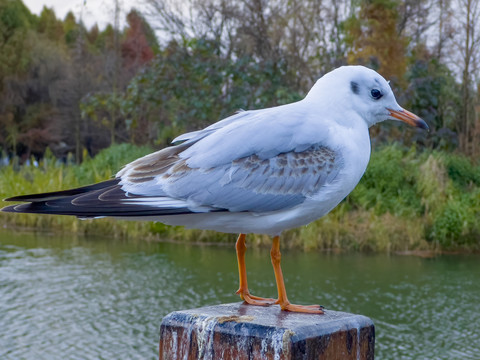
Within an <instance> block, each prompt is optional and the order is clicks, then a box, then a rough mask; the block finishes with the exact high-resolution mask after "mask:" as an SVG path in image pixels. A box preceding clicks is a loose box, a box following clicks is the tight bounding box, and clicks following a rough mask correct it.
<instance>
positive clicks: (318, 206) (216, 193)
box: [2, 66, 428, 314]
mask: <svg viewBox="0 0 480 360" xmlns="http://www.w3.org/2000/svg"><path fill="white" fill-rule="evenodd" d="M384 120H401V121H403V122H405V123H407V124H409V125H412V126H415V127H419V128H422V129H426V130H428V126H427V124H426V123H425V121H423V120H422V119H421V118H419V117H418V116H417V115H415V114H413V113H411V112H409V111H407V110H405V109H403V108H402V107H400V105H398V103H397V101H396V100H395V96H394V94H393V92H392V89H391V88H390V85H389V83H388V82H387V81H386V80H385V79H384V78H383V77H382V76H381V75H379V74H378V73H377V72H375V71H374V70H371V69H368V68H366V67H363V66H343V67H340V68H337V69H335V70H333V71H331V72H329V73H327V74H326V75H324V76H323V77H321V78H320V79H319V80H318V81H317V82H316V83H315V84H314V86H313V87H312V88H311V90H310V91H309V92H308V94H307V95H306V96H305V98H304V99H303V100H300V101H298V102H294V103H290V104H286V105H281V106H277V107H271V108H266V109H261V110H249V111H240V112H238V113H236V114H234V115H232V116H230V117H227V118H225V119H223V120H221V121H218V122H216V123H214V124H212V125H210V126H208V127H206V128H205V129H203V130H199V131H194V132H189V133H186V134H183V135H180V136H178V137H177V138H176V139H174V141H173V145H172V146H169V147H166V148H164V149H162V150H160V151H157V152H154V153H152V154H150V155H146V156H144V157H142V158H139V159H137V160H135V161H133V162H131V163H129V164H127V165H126V166H125V167H124V168H123V169H122V170H120V171H119V172H118V173H117V174H116V176H115V178H114V179H110V180H107V181H103V182H100V183H97V184H94V185H89V186H84V187H80V188H76V189H70V190H64V191H57V192H50V193H43V194H34V195H22V196H15V197H11V198H9V199H6V201H15V202H23V204H20V205H18V204H17V205H12V206H8V207H5V208H4V209H2V210H3V211H6V212H14V213H36V214H55V215H73V216H77V217H79V218H82V219H86V218H100V217H106V216H108V217H114V218H119V219H130V220H153V221H159V222H162V223H165V224H168V225H183V226H186V227H187V228H195V229H209V230H216V231H219V232H224V233H237V234H240V235H239V236H238V240H237V242H236V253H237V261H238V270H239V283H240V286H239V289H238V291H237V294H239V295H240V297H241V299H242V300H244V301H245V302H246V303H248V304H252V305H261V306H269V305H272V304H278V305H280V308H281V310H285V311H293V312H302V313H313V314H323V307H322V306H319V305H295V304H292V303H290V302H289V300H288V298H287V293H286V290H285V284H284V279H283V274H282V269H281V266H280V258H281V254H280V234H281V233H282V232H283V231H284V230H287V229H292V228H296V227H299V226H303V225H307V224H309V223H310V222H312V221H314V220H317V219H319V218H321V217H322V216H324V215H326V214H327V213H329V212H330V211H331V210H332V209H333V208H335V207H336V206H337V205H338V204H339V203H340V201H342V200H343V199H344V198H345V197H346V196H347V195H348V194H349V193H350V192H351V191H352V190H353V189H354V188H355V186H356V185H357V183H358V182H359V181H360V178H361V177H362V175H363V173H364V172H365V169H366V168H367V164H368V161H369V158H370V150H371V146H370V135H369V131H368V128H369V127H370V126H372V125H374V124H376V123H379V122H382V121H384ZM249 233H256V234H267V235H270V236H272V237H273V241H272V248H271V253H270V254H271V261H272V265H273V270H274V275H275V280H276V285H277V291H278V298H277V299H270V298H262V297H258V296H254V295H252V294H250V292H249V290H248V285H247V271H246V267H245V252H246V234H249Z"/></svg>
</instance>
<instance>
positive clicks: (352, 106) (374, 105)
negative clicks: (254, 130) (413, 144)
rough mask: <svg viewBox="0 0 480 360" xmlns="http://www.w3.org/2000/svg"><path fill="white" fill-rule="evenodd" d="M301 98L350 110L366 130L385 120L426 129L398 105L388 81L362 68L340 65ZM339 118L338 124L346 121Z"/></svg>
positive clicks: (420, 121) (420, 120) (424, 124)
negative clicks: (357, 116) (397, 121)
mask: <svg viewBox="0 0 480 360" xmlns="http://www.w3.org/2000/svg"><path fill="white" fill-rule="evenodd" d="M305 99H306V100H308V101H313V102H315V101H318V102H321V103H323V104H324V105H325V106H328V107H329V108H332V107H334V108H337V109H341V108H344V109H348V110H350V111H354V112H356V113H357V114H358V115H360V117H361V118H362V119H363V120H364V121H365V122H366V124H367V126H369V127H370V126H372V125H374V124H376V123H378V122H381V121H385V120H401V121H403V122H406V123H407V124H409V125H412V126H416V127H419V128H422V129H427V130H428V125H427V124H426V123H425V121H423V120H422V119H421V118H420V117H418V116H417V115H415V114H413V113H411V112H410V111H407V110H405V109H403V108H402V107H401V106H400V105H398V103H397V100H396V99H395V95H393V91H392V89H391V87H390V85H389V83H388V81H386V80H385V79H384V78H383V77H382V76H381V75H380V74H379V73H377V72H376V71H374V70H371V69H369V68H366V67H364V66H342V67H340V68H338V69H335V70H333V71H331V72H329V73H328V74H326V75H324V76H323V77H321V78H320V79H319V80H318V81H317V83H316V84H315V85H314V86H313V88H312V89H311V90H310V92H309V93H308V95H307V97H306V98H305ZM339 115H340V116H339V117H338V121H339V122H342V123H343V122H348V121H350V119H345V118H344V117H343V116H342V115H343V114H339ZM351 121H355V120H353V119H352V120H351Z"/></svg>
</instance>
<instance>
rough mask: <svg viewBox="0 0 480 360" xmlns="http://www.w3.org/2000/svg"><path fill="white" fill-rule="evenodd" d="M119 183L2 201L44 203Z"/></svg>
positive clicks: (113, 182) (93, 185) (94, 185)
mask: <svg viewBox="0 0 480 360" xmlns="http://www.w3.org/2000/svg"><path fill="white" fill-rule="evenodd" d="M119 182H120V179H119V178H115V179H111V180H106V181H102V182H99V183H95V184H92V185H87V186H81V187H78V188H73V189H67V190H60V191H53V192H46V193H39V194H27V195H17V196H12V197H9V198H7V199H4V200H3V201H17V202H44V201H47V200H55V199H58V198H63V197H70V196H75V195H80V194H84V193H87V192H89V191H94V190H100V189H103V188H106V187H109V186H112V185H117V184H118V183H119Z"/></svg>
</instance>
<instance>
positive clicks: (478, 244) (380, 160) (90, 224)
mask: <svg viewBox="0 0 480 360" xmlns="http://www.w3.org/2000/svg"><path fill="white" fill-rule="evenodd" d="M151 151H152V149H151V148H149V147H135V146H132V145H127V144H121V145H115V146H112V147H110V148H108V149H106V150H104V151H102V152H100V153H99V154H98V155H97V156H95V157H94V158H87V159H86V160H85V161H84V162H83V163H82V164H81V165H73V164H71V163H70V164H63V163H61V162H59V161H57V160H56V159H55V157H54V156H53V154H52V153H51V152H50V151H47V153H46V155H45V157H44V159H43V160H42V161H41V162H40V164H39V166H38V167H35V166H26V165H24V166H18V164H13V165H9V166H5V167H2V168H0V196H1V197H2V198H5V197H9V196H12V195H19V194H27V193H36V192H45V191H54V190H58V189H67V188H72V187H76V186H81V185H86V184H91V183H93V182H97V181H101V180H106V179H108V178H111V177H112V176H114V174H115V173H116V172H117V171H118V170H120V168H121V167H122V166H123V165H124V164H126V163H128V162H130V161H132V160H134V159H135V158H138V157H140V156H142V155H144V154H147V153H150V152H151ZM453 159H455V161H454V160H453ZM465 160H466V159H465V158H464V157H462V156H460V155H456V156H454V157H453V156H451V155H448V154H446V153H442V152H425V153H421V154H418V153H416V152H415V151H413V150H406V149H402V148H401V147H400V146H398V145H390V146H385V147H383V148H382V149H379V150H378V151H375V152H374V153H373V155H372V161H371V163H370V167H369V169H368V170H367V173H366V174H365V177H364V178H363V179H362V180H361V182H360V184H359V185H358V186H357V188H356V189H355V190H354V191H353V193H352V194H351V195H350V196H349V197H348V199H347V201H346V202H343V203H341V204H340V205H339V206H338V207H337V208H336V209H334V210H333V211H332V212H331V213H330V214H328V215H327V216H325V217H324V218H322V219H320V220H318V221H316V222H313V223H312V224H310V225H308V226H306V227H302V228H298V229H294V230H291V231H287V232H286V233H285V234H284V236H283V237H284V239H285V243H286V245H287V246H289V247H296V248H302V249H305V250H315V249H344V250H345V249H348V250H356V251H380V252H394V251H405V250H425V249H430V250H467V251H471V250H480V223H479V222H478V219H479V217H480V185H479V184H478V183H476V182H460V183H458V181H457V180H456V179H458V176H463V174H467V175H468V174H470V175H471V176H473V175H472V174H478V166H474V165H472V163H471V162H469V161H468V160H466V161H465ZM452 163H456V164H459V163H460V164H462V165H461V166H458V167H457V168H456V169H461V170H460V171H461V173H460V174H461V175H459V174H458V173H454V172H449V171H447V169H449V168H451V167H452V165H451V164H452ZM448 164H450V165H448ZM452 176H453V177H452ZM475 176H476V175H475ZM5 205H6V204H5ZM0 216H1V218H0V219H1V221H2V223H3V225H4V226H24V227H30V228H35V229H48V230H56V231H62V232H76V233H80V234H98V235H106V236H115V237H120V238H123V237H138V238H144V239H153V238H156V239H167V240H174V241H187V242H234V241H235V236H234V235H225V234H220V233H216V232H213V231H199V230H186V229H184V228H182V227H171V226H167V225H164V224H161V223H149V222H126V221H116V220H113V219H101V220H95V221H78V220H76V219H75V218H72V217H60V216H41V215H38V216H35V215H28V214H1V215H0ZM251 239H252V241H253V243H254V244H256V245H262V244H268V243H269V242H270V240H269V239H268V237H265V236H260V235H258V236H257V235H256V236H251Z"/></svg>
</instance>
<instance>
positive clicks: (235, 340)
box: [160, 303, 375, 360]
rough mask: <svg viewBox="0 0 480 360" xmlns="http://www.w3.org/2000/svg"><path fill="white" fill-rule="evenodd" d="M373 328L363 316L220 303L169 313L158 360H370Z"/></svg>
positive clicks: (371, 323)
mask: <svg viewBox="0 0 480 360" xmlns="http://www.w3.org/2000/svg"><path fill="white" fill-rule="evenodd" d="M374 345H375V329H374V325H373V322H372V321H371V320H370V319H369V318H367V317H365V316H362V315H354V314H348V313H344V312H338V311H331V310H325V314H324V315H312V314H300V313H290V312H284V311H280V307H279V306H275V305H274V306H269V307H260V306H251V305H244V304H243V303H233V304H222V305H216V306H208V307H203V308H199V309H191V310H183V311H176V312H173V313H170V314H168V315H167V316H166V317H165V318H164V319H163V321H162V324H161V327H160V360H170V359H185V360H193V359H206V360H209V359H211V360H213V359H225V360H228V359H232V360H233V359H235V360H244V359H245V360H246V359H249V360H252V359H259V360H260V359H262V360H263V359H272V360H273V359H275V360H277V359H278V360H287V359H288V360H290V359H329V360H331V359H342V360H343V359H362V360H363V359H373V358H374Z"/></svg>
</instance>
